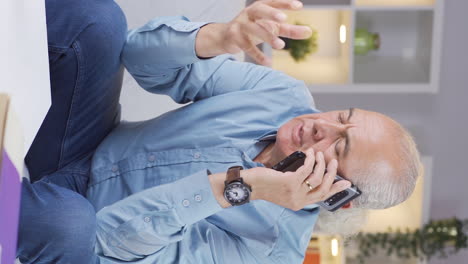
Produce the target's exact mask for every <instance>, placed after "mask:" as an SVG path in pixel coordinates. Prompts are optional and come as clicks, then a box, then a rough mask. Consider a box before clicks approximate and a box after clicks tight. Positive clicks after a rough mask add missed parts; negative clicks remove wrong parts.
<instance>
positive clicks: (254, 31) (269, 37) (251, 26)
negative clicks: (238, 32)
mask: <svg viewBox="0 0 468 264" xmlns="http://www.w3.org/2000/svg"><path fill="white" fill-rule="evenodd" d="M245 28H246V31H248V35H250V36H255V37H257V38H259V39H260V40H261V41H260V42H266V43H268V44H270V45H271V46H272V47H273V48H275V49H282V48H283V47H284V45H285V43H284V41H282V40H281V39H279V38H278V37H277V36H275V35H274V34H272V33H271V32H269V31H267V30H265V28H264V27H262V26H260V25H258V24H256V23H248V24H246V25H245ZM255 44H256V43H255Z"/></svg>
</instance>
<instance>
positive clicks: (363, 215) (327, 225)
mask: <svg viewBox="0 0 468 264" xmlns="http://www.w3.org/2000/svg"><path fill="white" fill-rule="evenodd" d="M367 211H368V210H366V209H362V208H348V209H338V210H337V211H335V212H329V211H327V210H325V209H321V210H320V214H319V217H318V219H317V222H316V223H315V227H314V234H326V235H341V236H343V237H350V236H352V235H354V234H356V233H358V232H359V231H360V229H361V228H362V227H363V226H364V225H365V224H366V222H367Z"/></svg>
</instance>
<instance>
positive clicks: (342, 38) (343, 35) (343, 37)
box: [340, 25, 346, 44]
mask: <svg viewBox="0 0 468 264" xmlns="http://www.w3.org/2000/svg"><path fill="white" fill-rule="evenodd" d="M340 42H341V43H343V44H344V43H345V42H346V26H345V25H341V26H340Z"/></svg>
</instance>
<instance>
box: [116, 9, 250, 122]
mask: <svg viewBox="0 0 468 264" xmlns="http://www.w3.org/2000/svg"><path fill="white" fill-rule="evenodd" d="M116 2H117V3H118V4H119V5H120V6H121V7H122V9H123V10H124V12H125V15H126V16H127V22H128V26H129V28H130V29H132V28H135V27H138V26H142V25H143V24H145V23H146V22H148V21H149V20H150V19H152V18H154V17H157V16H173V15H185V16H186V17H188V18H189V19H191V20H193V21H213V22H225V21H229V20H231V19H232V18H234V17H235V15H236V14H238V13H239V11H240V10H242V8H243V7H244V6H245V1H244V0H204V1H193V0H171V1H163V0H116ZM120 101H121V104H122V119H124V120H129V121H136V120H146V119H150V118H153V117H155V116H158V115H160V114H162V113H165V112H167V111H169V110H172V109H175V108H177V107H179V106H180V105H178V104H176V103H174V102H173V101H172V100H171V99H170V98H169V97H167V96H162V95H155V94H151V93H148V92H146V91H145V90H143V89H142V88H140V87H139V86H138V84H137V83H136V82H135V81H134V80H133V78H132V77H131V76H130V75H129V74H128V73H127V72H126V73H125V76H124V85H123V88H122V94H121V99H120Z"/></svg>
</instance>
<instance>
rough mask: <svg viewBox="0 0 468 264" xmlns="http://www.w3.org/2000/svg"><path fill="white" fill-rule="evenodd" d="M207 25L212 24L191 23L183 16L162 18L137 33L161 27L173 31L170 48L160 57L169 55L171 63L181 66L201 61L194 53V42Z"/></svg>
mask: <svg viewBox="0 0 468 264" xmlns="http://www.w3.org/2000/svg"><path fill="white" fill-rule="evenodd" d="M209 23H212V22H191V21H190V20H189V19H188V18H186V17H184V16H177V17H163V18H157V19H154V20H152V21H151V22H149V23H148V24H146V25H145V26H143V27H141V28H140V29H138V30H137V32H146V31H153V30H156V29H158V28H160V27H161V26H166V27H167V28H169V29H170V30H171V31H173V32H172V33H171V34H169V36H170V47H165V48H166V49H167V50H166V51H165V52H164V53H165V54H160V55H162V56H165V55H171V58H170V60H171V61H172V63H174V62H175V64H176V65H180V66H182V65H188V64H193V63H195V62H197V61H199V60H201V59H200V58H199V57H198V56H197V53H196V51H195V42H196V38H197V34H198V31H199V30H200V28H201V27H203V26H205V25H206V24H209ZM172 55H174V56H172ZM175 55H176V56H175ZM172 63H171V64H172Z"/></svg>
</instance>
